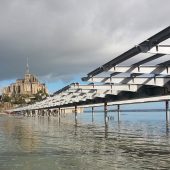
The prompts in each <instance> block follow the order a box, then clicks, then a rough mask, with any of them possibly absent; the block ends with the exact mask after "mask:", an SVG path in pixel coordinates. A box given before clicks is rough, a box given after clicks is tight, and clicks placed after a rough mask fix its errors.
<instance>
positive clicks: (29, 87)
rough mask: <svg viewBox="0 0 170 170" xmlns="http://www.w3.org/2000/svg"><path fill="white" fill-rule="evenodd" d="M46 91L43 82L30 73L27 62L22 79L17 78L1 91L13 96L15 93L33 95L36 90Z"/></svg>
mask: <svg viewBox="0 0 170 170" xmlns="http://www.w3.org/2000/svg"><path fill="white" fill-rule="evenodd" d="M40 90H41V91H42V92H44V93H47V88H46V86H45V84H42V83H40V82H39V81H38V79H37V78H36V76H35V75H33V74H30V72H29V65H28V62H27V69H26V73H25V75H24V78H23V79H17V80H16V82H15V83H12V84H10V85H9V86H8V87H5V88H4V89H3V91H2V95H7V96H9V97H10V96H15V95H29V96H31V95H34V94H36V93H37V92H38V91H40Z"/></svg>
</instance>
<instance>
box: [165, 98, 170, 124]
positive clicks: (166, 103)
mask: <svg viewBox="0 0 170 170" xmlns="http://www.w3.org/2000/svg"><path fill="white" fill-rule="evenodd" d="M165 107H166V122H167V123H168V122H169V101H168V100H166V101H165Z"/></svg>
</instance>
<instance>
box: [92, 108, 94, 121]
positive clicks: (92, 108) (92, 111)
mask: <svg viewBox="0 0 170 170" xmlns="http://www.w3.org/2000/svg"><path fill="white" fill-rule="evenodd" d="M92 122H94V107H92Z"/></svg>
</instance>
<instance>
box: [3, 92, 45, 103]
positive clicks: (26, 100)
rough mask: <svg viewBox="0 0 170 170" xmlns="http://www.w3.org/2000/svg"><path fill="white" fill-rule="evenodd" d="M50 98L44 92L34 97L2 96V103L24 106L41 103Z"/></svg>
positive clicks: (25, 95)
mask: <svg viewBox="0 0 170 170" xmlns="http://www.w3.org/2000/svg"><path fill="white" fill-rule="evenodd" d="M47 96H48V94H47V93H45V92H43V91H42V90H40V91H38V92H37V93H36V94H34V95H31V96H30V95H27V94H24V95H19V94H17V95H13V96H11V97H9V96H7V95H4V96H2V103H5V102H8V103H11V104H17V105H23V104H28V103H34V102H36V101H41V100H43V99H45V98H46V97H47Z"/></svg>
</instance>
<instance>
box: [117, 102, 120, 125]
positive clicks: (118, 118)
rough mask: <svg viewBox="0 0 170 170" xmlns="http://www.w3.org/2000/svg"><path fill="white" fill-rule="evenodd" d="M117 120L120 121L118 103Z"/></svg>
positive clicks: (118, 106)
mask: <svg viewBox="0 0 170 170" xmlns="http://www.w3.org/2000/svg"><path fill="white" fill-rule="evenodd" d="M117 120H118V122H119V121H120V105H119V104H118V105H117Z"/></svg>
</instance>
